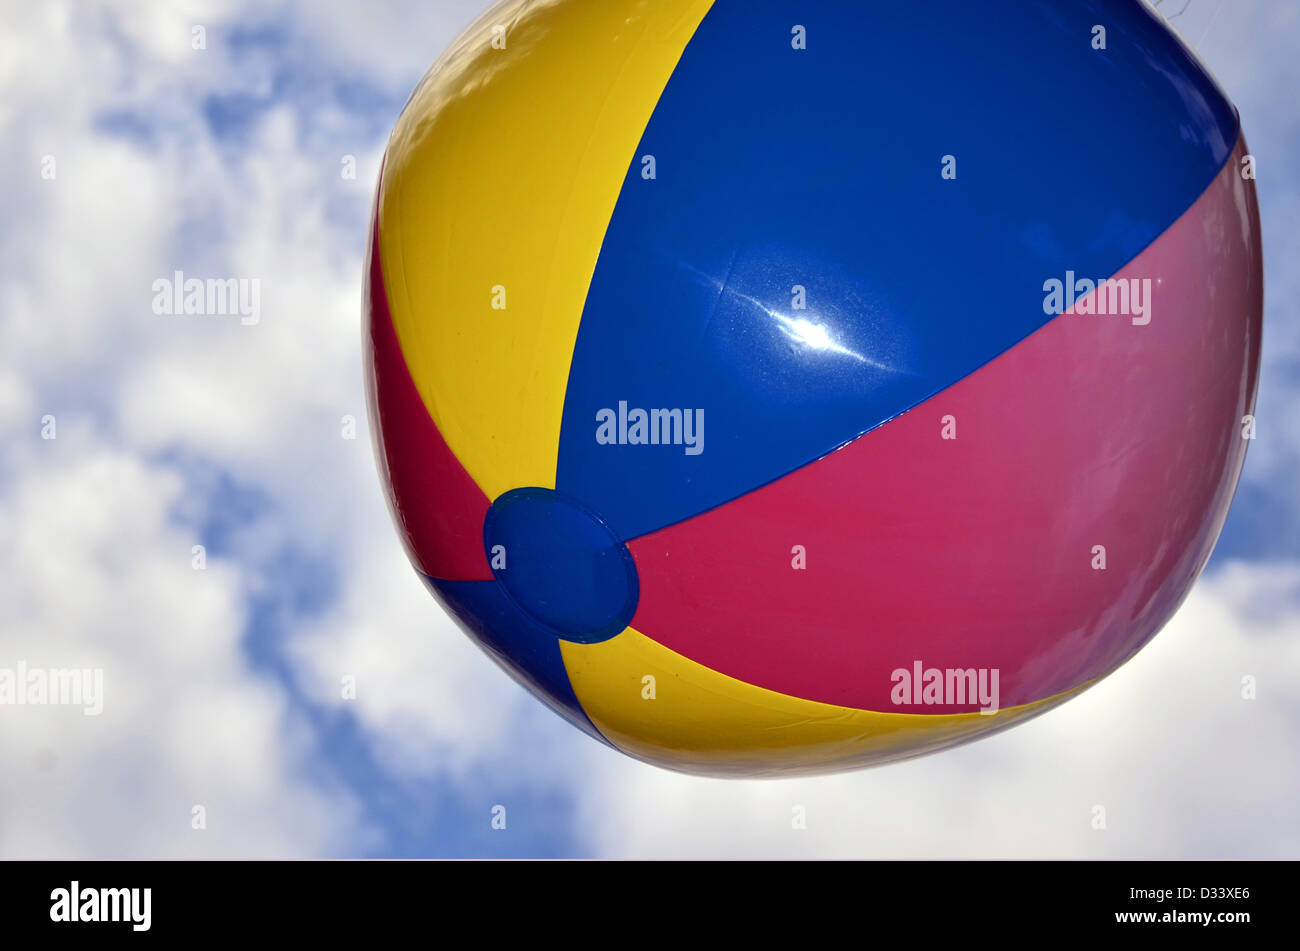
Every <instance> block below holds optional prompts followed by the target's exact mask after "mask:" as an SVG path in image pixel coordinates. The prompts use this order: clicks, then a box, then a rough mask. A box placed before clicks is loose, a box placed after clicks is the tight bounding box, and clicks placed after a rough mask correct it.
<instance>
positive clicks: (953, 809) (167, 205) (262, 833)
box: [0, 0, 1300, 858]
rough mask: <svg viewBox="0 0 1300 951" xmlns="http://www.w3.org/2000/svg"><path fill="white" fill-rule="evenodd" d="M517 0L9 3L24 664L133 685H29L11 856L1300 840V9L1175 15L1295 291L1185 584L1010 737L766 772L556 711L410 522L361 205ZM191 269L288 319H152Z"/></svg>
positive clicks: (1, 739)
mask: <svg viewBox="0 0 1300 951" xmlns="http://www.w3.org/2000/svg"><path fill="white" fill-rule="evenodd" d="M1182 4H1183V0H1166V2H1165V3H1163V4H1162V5H1161V7H1162V9H1164V10H1166V12H1168V9H1167V8H1169V7H1171V6H1172V7H1174V8H1175V10H1176V9H1177V8H1178V7H1180V6H1182ZM482 6H483V4H481V3H479V2H477V0H465V2H462V0H439V2H434V3H428V2H422V3H409V4H408V3H399V2H389V3H383V4H357V3H346V2H335V0H331V2H322V3H306V2H280V3H252V2H247V3H245V2H238V0H192V2H186V3H176V2H167V0H148V2H143V0H142V2H122V3H109V2H101V3H71V2H68V3H61V2H56V0H51V2H47V3H42V4H38V5H33V4H26V3H20V2H10V0H3V2H0V10H3V17H4V22H5V28H4V30H2V31H0V88H3V90H4V94H3V96H0V136H2V139H0V141H3V142H4V143H5V145H4V146H3V147H0V170H2V171H3V172H4V174H5V179H6V181H7V182H9V183H11V186H12V187H11V190H10V194H9V196H8V198H7V201H6V214H5V215H4V216H3V218H2V219H0V354H2V356H0V436H3V442H2V443H0V445H3V446H4V447H5V449H4V452H3V453H0V533H3V535H4V536H5V537H6V539H7V541H8V542H9V544H7V545H6V546H5V548H4V550H3V551H0V585H3V586H4V590H3V591H0V598H3V601H4V603H5V604H6V605H8V610H7V611H6V612H5V615H4V616H3V617H0V665H7V664H11V663H13V662H14V661H16V660H17V659H25V660H26V661H27V662H28V663H30V664H42V665H45V666H86V665H95V666H102V667H103V668H104V670H105V678H106V698H105V711H104V713H103V714H102V715H101V716H100V717H96V718H87V717H83V716H82V715H81V714H80V712H79V711H76V710H69V709H58V708H48V707H47V708H35V707H32V708H24V709H17V708H8V709H5V710H4V711H3V712H0V717H3V718H5V719H6V720H8V721H10V722H11V723H12V725H13V727H14V728H13V729H8V728H6V729H4V730H2V731H0V763H3V764H4V767H5V768H4V770H3V773H4V776H3V779H0V856H5V857H55V856H58V857H145V856H156V857H170V856H177V857H188V856H286V857H287V856H402V857H411V856H458V857H459V856H506V855H508V856H528V857H546V856H614V857H679V856H708V857H733V856H735V857H751V856H783V855H788V856H798V857H820V856H828V857H829V856H834V857H1089V858H1123V857H1218V856H1224V857H1229V856H1250V857H1256V856H1258V857H1269V856H1287V857H1294V856H1295V855H1296V854H1297V853H1300V823H1298V820H1297V817H1296V813H1295V808H1294V803H1295V802H1296V800H1297V798H1298V797H1300V766H1298V765H1297V763H1296V762H1295V756H1294V752H1293V748H1294V744H1295V740H1296V738H1297V736H1298V735H1300V700H1298V699H1297V697H1300V693H1298V692H1297V689H1296V688H1297V686H1300V643H1297V637H1296V635H1297V633H1300V503H1298V502H1297V499H1296V492H1295V485H1296V479H1295V473H1296V472H1297V471H1300V412H1297V406H1298V405H1300V403H1298V402H1297V397H1298V396H1300V320H1298V319H1297V317H1296V308H1295V307H1294V306H1293V305H1292V304H1291V301H1293V300H1294V299H1296V297H1297V295H1298V294H1300V277H1297V275H1296V272H1295V268H1294V262H1295V261H1297V260H1300V231H1298V230H1297V228H1296V221H1297V220H1300V183H1298V182H1297V177H1296V172H1297V170H1298V169H1297V165H1296V161H1295V159H1294V156H1296V155H1297V154H1300V114H1297V112H1296V110H1295V107H1294V102H1293V91H1294V90H1295V89H1297V88H1300V58H1297V57H1296V56H1295V50H1296V49H1300V7H1297V5H1296V4H1294V3H1291V2H1290V0H1229V2H1228V3H1227V5H1226V7H1224V8H1223V9H1222V10H1218V9H1217V6H1218V4H1217V2H1216V0H1191V2H1190V3H1188V4H1187V5H1186V8H1185V10H1183V12H1182V13H1181V14H1180V15H1179V17H1178V20H1177V21H1175V22H1177V23H1178V24H1179V25H1180V28H1181V29H1183V31H1184V33H1185V35H1187V36H1188V37H1191V38H1192V39H1193V40H1196V39H1197V38H1199V37H1201V36H1204V40H1203V41H1202V43H1201V46H1200V51H1201V54H1202V56H1203V57H1204V59H1205V61H1206V62H1207V64H1208V65H1209V66H1210V68H1211V69H1212V71H1214V73H1215V74H1216V76H1217V77H1218V79H1219V80H1220V82H1221V83H1222V85H1223V86H1224V87H1225V89H1227V90H1228V92H1229V95H1230V96H1231V97H1232V98H1233V100H1234V101H1235V102H1236V103H1237V105H1238V107H1239V109H1240V110H1241V113H1242V117H1243V124H1244V127H1245V130H1246V134H1247V136H1248V141H1249V142H1250V145H1251V148H1252V151H1253V152H1254V153H1255V154H1256V155H1257V156H1258V158H1259V163H1260V177H1259V182H1258V190H1259V196H1260V201H1261V206H1262V214H1263V224H1264V231H1265V251H1266V267H1267V295H1268V296H1267V314H1266V323H1265V362H1264V369H1263V376H1262V389H1261V395H1260V402H1259V407H1258V416H1259V420H1260V433H1259V438H1258V440H1257V441H1256V443H1255V444H1254V445H1252V447H1251V450H1250V456H1249V458H1248V461H1247V468H1246V473H1245V477H1244V479H1243V482H1242V485H1241V488H1240V490H1239V492H1238V497H1237V501H1236V503H1235V506H1234V508H1233V511H1232V514H1231V516H1230V518H1229V520H1228V523H1227V527H1226V529H1225V531H1224V535H1223V538H1222V541H1221V543H1220V546H1219V548H1218V549H1217V551H1216V553H1215V555H1214V558H1213V560H1212V562H1211V564H1210V568H1209V570H1208V571H1207V574H1206V576H1205V578H1204V579H1203V580H1202V582H1201V584H1200V585H1198V587H1197V589H1196V591H1195V592H1194V593H1193V595H1192V597H1191V598H1190V599H1189V601H1188V602H1187V604H1186V605H1185V607H1184V608H1183V610H1182V611H1180V613H1179V615H1178V616H1177V617H1176V618H1175V620H1174V621H1173V622H1171V624H1170V626H1169V628H1168V629H1167V630H1166V631H1165V632H1164V633H1162V634H1161V635H1160V636H1159V637H1158V638H1157V639H1156V641H1155V642H1154V643H1153V644H1152V645H1151V646H1150V647H1149V648H1148V649H1147V650H1145V651H1144V652H1143V653H1142V654H1140V655H1139V656H1138V658H1137V659H1135V660H1134V661H1133V662H1131V663H1130V664H1129V665H1127V666H1125V667H1124V668H1123V670H1121V671H1120V672H1119V673H1117V674H1116V675H1115V676H1113V677H1111V678H1110V679H1108V680H1107V681H1106V682H1104V683H1103V684H1101V685H1100V686H1099V687H1097V688H1096V689H1094V690H1092V691H1090V692H1089V693H1088V694H1086V695H1084V696H1083V697H1081V698H1079V699H1078V700H1076V701H1073V702H1072V703H1070V704H1068V705H1067V706H1066V707H1063V708H1061V709H1060V710H1058V711H1055V712H1053V713H1052V714H1049V715H1048V716H1045V717H1043V718H1040V719H1039V720H1037V721H1034V722H1033V723H1031V724H1028V725H1026V726H1023V727H1020V728H1017V729H1016V730H1013V731H1010V732H1009V733H1006V734H1002V735H1000V736H998V737H995V738H993V739H990V740H987V741H983V742H981V743H977V744H974V745H972V746H968V747H965V748H963V749H960V750H957V751H953V752H951V753H946V754H942V755H940V756H936V757H930V758H927V759H924V760H920V761H916V762H913V763H908V764H902V765H899V766H894V767H888V768H886V769H883V770H873V771H868V772H865V773H859V774H853V775H848V776H837V777H828V778H824V779H818V780H799V781H780V782H761V783H745V782H734V781H731V782H726V781H710V780H702V779H695V778H690V777H682V776H676V775H673V774H669V773H666V772H662V771H659V770H656V769H654V768H652V767H649V766H644V765H642V764H639V763H635V762H633V761H631V760H628V759H626V758H623V757H621V756H619V755H618V754H615V753H613V752H611V751H609V750H607V749H605V748H603V747H601V746H599V745H598V744H595V743H593V742H592V741H591V740H589V739H588V738H586V737H585V736H583V735H581V734H579V733H578V732H577V731H576V730H573V729H572V728H571V727H569V726H568V725H567V724H565V723H563V722H562V721H560V720H559V719H558V718H557V717H555V716H554V715H552V714H550V713H549V712H548V711H546V710H545V709H544V708H543V707H542V706H541V705H540V704H538V703H536V702H535V701H533V700H532V699H531V698H530V697H528V696H527V695H526V694H524V693H523V692H522V691H521V690H520V689H519V688H517V687H516V686H515V685H514V684H513V683H511V682H510V681H509V680H508V678H506V677H505V676H504V675H502V674H501V673H500V672H499V671H497V670H496V669H495V668H494V667H493V666H492V665H491V663H490V662H489V661H488V660H487V659H486V658H485V657H483V656H482V655H481V654H480V653H478V651H477V650H476V649H475V648H474V647H473V646H472V645H470V644H469V643H468V642H467V641H466V639H465V638H464V637H463V636H462V635H461V634H460V633H459V632H458V631H457V630H456V629H455V627H454V626H453V625H452V624H451V622H450V621H448V620H447V619H446V618H445V617H443V616H442V615H441V612H440V610H439V609H438V608H437V606H436V605H435V604H434V603H433V602H432V601H431V600H430V599H429V597H428V595H427V594H426V592H425V591H424V589H423V587H422V586H421V585H420V583H419V581H418V580H417V578H416V577H415V575H414V573H413V572H412V571H411V570H410V569H409V567H408V566H407V564H406V562H405V559H404V556H403V555H402V553H401V550H400V548H399V546H398V544H397V540H396V536H395V534H394V532H393V530H392V527H391V525H390V524H389V520H388V514H387V511H386V510H385V508H384V505H383V500H382V497H381V495H380V493H379V488H378V481H377V476H376V473H375V468H374V463H373V460H372V458H371V449H370V442H369V434H368V431H367V428H366V427H367V421H366V419H365V407H364V397H363V392H362V388H361V364H360V345H359V344H360V324H359V320H360V300H361V276H362V255H363V252H364V246H365V236H366V235H365V232H366V219H367V215H368V212H369V205H370V199H371V193H372V189H373V186H374V181H375V175H376V173H377V170H378V164H379V159H380V156H381V154H382V150H383V147H384V142H385V138H386V135H387V132H388V130H389V128H391V125H392V123H393V121H394V120H395V118H396V116H397V114H398V112H399V111H400V109H401V107H402V104H403V103H404V102H405V100H406V97H407V95H408V94H409V92H410V90H411V88H412V87H413V86H414V84H415V83H416V82H417V81H418V79H419V77H420V76H421V74H422V73H423V71H424V70H425V68H427V66H428V64H429V63H431V62H432V61H433V59H434V58H435V57H436V56H437V54H438V53H439V52H440V51H441V49H442V48H443V47H444V46H445V45H446V44H447V43H448V42H449V41H450V40H451V39H452V38H453V37H454V36H455V35H456V33H457V32H458V31H459V30H460V29H461V28H463V27H464V26H465V25H466V24H468V23H469V22H470V21H471V20H472V19H473V18H474V16H475V15H476V14H477V13H478V12H479V10H480V9H481V7H482ZM196 26H202V27H203V28H204V30H205V39H206V46H205V48H204V49H199V50H196V49H194V48H193V47H192V42H191V41H192V37H193V35H194V32H193V31H194V28H195V27H196ZM47 156H48V157H52V158H53V159H54V161H55V168H56V169H57V171H56V175H55V177H53V178H52V179H51V178H43V177H42V175H41V169H42V163H43V161H44V160H45V158H46V157H47ZM349 158H354V159H355V163H356V169H357V174H356V177H355V178H345V177H344V176H343V175H341V174H340V172H341V169H342V168H343V166H344V163H345V162H346V161H347V160H348V159H349ZM1151 174H1158V170H1152V172H1151ZM176 269H182V270H184V271H186V272H187V273H188V274H192V275H200V276H247V277H256V278H258V279H259V280H260V281H261V285H262V313H261V320H260V321H259V322H258V323H257V324H256V325H255V326H244V325H241V324H240V323H239V321H238V320H237V319H229V318H197V317H193V318H169V317H161V316H159V315H157V314H155V313H153V312H152V310H151V307H150V301H151V298H152V293H151V291H150V287H151V283H152V282H153V281H154V280H155V279H157V278H159V277H164V276H170V275H171V273H172V272H173V271H174V270H176ZM50 415H52V416H54V417H55V419H56V420H57V439H54V440H48V439H42V438H41V436H40V432H41V426H42V423H41V420H42V418H43V417H45V416H50ZM348 416H352V417H354V418H355V420H356V426H357V434H356V438H355V439H345V438H343V437H342V435H341V431H342V426H343V422H342V421H343V420H344V418H345V417H348ZM194 545H203V546H205V548H206V557H207V565H206V568H205V569H204V570H202V571H196V570H195V569H194V568H193V567H192V561H191V559H192V547H193V546H194ZM1248 674H1249V675H1256V676H1258V678H1259V684H1260V690H1259V699H1257V700H1255V701H1243V700H1241V699H1240V696H1239V683H1240V679H1241V677H1242V676H1243V675H1248ZM346 676H354V677H356V678H357V684H358V693H357V697H356V699H354V700H345V699H343V698H342V697H341V696H340V689H339V684H340V679H341V678H342V677H346ZM8 725H9V724H6V727H8ZM498 804H500V805H505V806H506V808H507V816H508V821H507V827H506V829H505V830H493V829H492V828H491V827H490V818H491V810H492V808H493V807H494V806H495V805H498ZM1097 804H1103V805H1105V806H1106V808H1107V813H1108V815H1109V816H1110V821H1109V825H1108V828H1107V830H1105V831H1104V832H1098V831H1096V830H1094V829H1092V828H1091V827H1090V824H1089V819H1090V817H1091V811H1090V810H1091V809H1092V808H1093V807H1094V806H1095V805H1097ZM196 805H201V806H203V807H204V809H205V810H206V815H207V817H208V822H207V827H206V828H204V829H194V828H192V824H191V815H192V810H193V808H194V807H195V806H196ZM795 806H801V807H803V808H805V809H806V810H807V813H808V816H809V827H808V829H806V830H794V829H792V828H791V823H790V816H791V810H792V809H793V808H794V807H795Z"/></svg>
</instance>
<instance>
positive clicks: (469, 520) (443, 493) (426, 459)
mask: <svg viewBox="0 0 1300 951" xmlns="http://www.w3.org/2000/svg"><path fill="white" fill-rule="evenodd" d="M366 275H367V276H366V295H365V300H366V327H367V331H366V334H365V341H366V345H367V347H366V349H367V353H366V358H365V360H366V398H367V400H368V402H369V407H370V420H371V425H372V426H373V427H374V430H375V457H376V459H377V460H378V463H379V470H380V476H381V477H382V478H383V481H384V488H385V491H386V494H387V496H388V505H389V510H390V511H391V512H392V514H393V521H394V522H395V523H396V525H397V528H398V531H399V533H400V534H401V536H402V542H403V544H404V545H405V546H406V553H407V554H408V555H409V556H410V558H411V561H412V562H413V563H414V564H415V566H416V567H417V568H418V569H419V570H420V571H422V572H424V573H425V574H426V575H430V576H432V577H434V578H444V579H446V580H448V581H490V580H492V571H491V569H490V568H489V567H488V563H487V555H486V554H485V553H484V551H483V517H484V516H485V515H486V514H487V510H488V504H489V502H488V498H487V496H486V495H484V494H483V490H482V489H480V488H479V487H478V485H477V484H476V483H475V482H474V480H473V479H471V478H470V476H469V473H467V472H466V471H465V468H464V466H462V465H461V464H460V460H458V459H457V458H456V457H455V455H453V454H452V451H451V450H450V449H449V448H448V447H447V443H446V442H444V441H443V438H442V434H441V433H440V432H438V427H437V424H435V423H434V421H433V419H432V418H431V417H430V416H429V411H428V410H427V409H426V408H425V406H424V401H423V400H422V399H420V394H419V392H418V391H417V390H416V388H415V383H414V382H413V381H412V380H411V373H410V371H409V370H408V369H407V367H406V361H405V359H404V358H403V356H402V350H401V347H400V346H399V345H398V342H397V333H396V331H395V330H394V329H393V321H392V316H391V315H390V314H389V311H388V295H387V292H386V291H385V289H384V275H383V270H382V268H381V267H380V257H379V230H378V222H377V220H376V221H374V222H372V223H371V244H370V251H369V254H368V260H367V265H366Z"/></svg>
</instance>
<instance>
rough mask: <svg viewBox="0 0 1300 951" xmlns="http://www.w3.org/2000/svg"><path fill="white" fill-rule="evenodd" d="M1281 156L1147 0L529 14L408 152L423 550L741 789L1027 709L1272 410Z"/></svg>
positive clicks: (912, 746) (379, 410)
mask: <svg viewBox="0 0 1300 951" xmlns="http://www.w3.org/2000/svg"><path fill="white" fill-rule="evenodd" d="M1253 175H1254V159H1253V157H1252V156H1250V155H1249V154H1248V152H1247V149H1246V145H1245V143H1244V141H1243V139H1242V134H1241V129H1240V124H1239V120H1238V116H1237V113H1236V111H1235V110H1234V108H1233V107H1232V105H1231V104H1230V103H1229V101H1228V100H1227V99H1226V98H1225V95H1224V93H1223V92H1222V91H1221V90H1220V89H1219V87H1218V86H1217V85H1216V83H1215V81H1214V79H1213V78H1212V77H1211V76H1210V75H1209V74H1208V73H1207V72H1206V70H1205V68H1204V67H1203V66H1202V65H1201V64H1200V62H1199V61H1198V60H1197V58H1196V57H1195V55H1194V54H1193V53H1192V52H1190V51H1189V50H1188V48H1187V47H1186V46H1184V45H1183V43H1182V42H1181V40H1180V39H1179V38H1178V37H1177V35H1176V34H1175V33H1173V32H1172V31H1171V30H1170V29H1169V27H1168V26H1166V24H1165V22H1164V21H1163V20H1162V19H1161V18H1160V17H1159V16H1158V15H1157V14H1156V13H1154V12H1153V11H1152V10H1151V9H1150V8H1149V7H1147V6H1146V5H1144V4H1143V3H1141V2H1139V0H1035V2H1027V0H984V2H980V3H971V2H969V0H927V2H925V3H910V4H909V3H894V2H883V0H881V2H863V0H822V2H819V3H815V4H809V3H801V2H796V0H552V2H527V0H511V2H506V3H502V4H499V5H498V6H496V7H494V8H492V9H491V10H490V11H489V12H488V13H487V14H486V15H485V16H483V17H482V18H480V19H479V20H478V21H477V22H476V23H474V24H473V25H472V26H471V27H470V28H469V29H468V30H466V32H465V33H464V34H463V35H462V36H461V37H460V39H458V40H457V41H456V42H455V44H454V45H453V46H452V47H451V48H450V49H449V50H448V51H447V52H446V53H445V54H444V55H443V57H442V58H441V59H440V60H439V61H438V62H437V63H436V64H435V65H434V67H433V68H432V69H431V70H430V71H429V73H428V74H427V75H426V76H425V78H424V79H423V81H422V82H421V83H420V85H419V86H418V88H417V89H416V90H415V92H414V94H413V95H412V96H411V98H410V100H409V102H408V103H407V105H406V107H405V109H404V111H403V112H402V115H401V118H400V119H399V120H398V123H397V126H396V128H395V130H394V132H393V134H392V137H391V139H390V141H389V144H388V149H387V153H386V156H385V160H384V164H383V168H382V172H381V180H380V184H379V189H378V194H377V198H376V201H375V211H374V216H373V228H372V238H371V240H372V244H371V248H370V259H369V274H368V290H367V302H368V303H367V308H366V311H367V313H366V321H367V324H366V336H365V339H366V344H367V364H368V371H369V380H368V385H369V397H370V411H371V419H372V422H373V427H372V428H373V431H374V433H375V439H376V443H377V455H378V459H379V467H380V471H381V474H382V477H383V481H384V483H385V489H386V491H387V495H388V500H389V502H390V505H391V509H392V512H393V515H394V519H395V522H396V525H397V527H398V530H399V533H400V535H401V538H402V541H403V543H404V545H405V547H406V550H407V552H408V554H409V556H410V560H411V562H412V563H413V565H414V566H415V568H416V569H417V570H418V572H419V574H420V575H421V576H422V578H423V579H424V581H425V582H426V583H427V585H428V587H429V589H430V590H431V592H432V593H433V595H434V596H435V597H436V598H437V600H438V601H440V602H441V603H442V604H443V605H444V606H445V607H446V609H447V610H448V611H449V612H450V613H451V614H452V615H453V616H454V617H455V618H456V619H458V621H459V622H460V624H461V625H462V626H463V627H464V629H465V630H466V632H467V633H468V635H469V636H470V637H472V638H473V639H474V640H475V641H476V642H477V644H478V645H479V646H481V647H482V648H483V649H484V650H485V651H486V652H487V653H488V654H489V655H490V656H491V657H492V659H493V660H495V661H496V662H497V663H498V664H499V665H500V666H501V667H502V668H504V669H505V670H506V671H507V672H508V673H509V674H510V675H511V676H512V677H514V678H515V680H517V681H518V682H519V683H520V684H522V685H523V686H525V687H526V688H527V689H528V690H530V691H531V692H532V693H534V694H535V695H536V696H537V697H538V698H540V699H541V700H542V701H544V702H545V703H546V704H548V705H549V706H550V707H551V708H552V709H553V710H555V711H556V712H558V713H559V714H561V715H562V716H564V717H566V718H567V719H568V720H569V721H570V722H572V723H573V724H574V725H576V726H577V727H579V728H580V729H582V730H584V731H586V732H587V733H589V734H590V735H591V736H592V737H594V738H596V739H597V740H600V741H601V742H604V743H607V744H609V745H611V746H613V747H615V748H617V749H619V750H622V751H624V752H626V753H628V754H630V755H632V756H634V757H637V758H639V759H642V760H645V761H648V762H651V763H656V764H659V765H662V766H666V767H669V768H673V769H678V770H684V771H689V772H697V773H704V774H711V775H752V776H763V775H788V774H798V773H811V772H819V771H830V770H838V769H848V768H855V767H862V766H868V765H874V764H880V763H886V762H890V761H894V760H899V759H903V758H907V757H911V756H916V755H919V754H922V753H927V752H932V751H936V750H940V749H944V748H947V747H951V746H954V745H956V744H959V743H963V742H965V741H968V740H971V739H973V738H976V737H979V736H982V735H987V734H990V733H992V732H995V731H998V730H1001V729H1004V728H1006V727H1007V726H1010V725H1012V724H1016V723H1019V722H1021V721H1024V720H1026V719H1028V718H1030V717H1033V716H1035V715H1037V714H1039V713H1042V712H1043V711H1045V710H1048V709H1050V708H1051V707H1053V706H1055V705H1057V704H1060V703H1062V702H1064V701H1065V700H1067V699H1069V698H1071V697H1073V696H1075V695H1076V694H1078V693H1079V692H1080V691H1082V690H1084V689H1086V688H1087V687H1088V686H1089V685H1091V684H1093V683H1095V682H1097V680H1098V679H1100V678H1101V677H1104V676H1105V675H1106V674H1108V673H1110V672H1111V671H1113V670H1115V669H1116V668H1117V667H1118V666H1119V665H1121V664H1123V663H1124V662H1125V661H1126V660H1127V659H1129V658H1130V657H1132V656H1133V655H1134V653H1136V652H1137V651H1138V650H1139V649H1140V648H1141V647H1142V646H1143V645H1144V644H1145V643H1146V642H1147V641H1149V640H1150V639H1151V638H1152V637H1153V636H1154V635H1155V634H1156V632H1157V631H1158V630H1159V629H1160V628H1161V626H1162V625H1163V624H1164V623H1165V622H1166V621H1167V620H1168V619H1169V617H1170V616H1171V614H1172V613H1173V612H1174V610H1175V609H1176V608H1177V607H1178V605H1179V603H1180V602H1181V601H1182V600H1183V598H1184V597H1185V595H1186V594H1187V592H1188V590H1189V588H1190V587H1191V585H1192V584H1193V582H1194V580H1195V579H1196V577H1197V575H1198V573H1199V572H1200V571H1201V569H1202V567H1203V566H1204V565H1205V563H1206V560H1207V559H1208V558H1209V556H1210V552H1211V550H1212V548H1213V546H1214V544H1215V541H1216V539H1217V537H1218V535H1219V532H1220V530H1221V528H1222V526H1223V522H1224V518H1225V517H1226V514H1227V510H1228V505H1229V502H1230V500H1231V497H1232V494H1233V491H1234V488H1235V486H1236V483H1237V479H1238V475H1239V473H1240V471H1241V467H1242V462H1243V458H1244V455H1245V451H1246V446H1247V443H1248V441H1249V438H1250V437H1251V435H1252V426H1253V422H1252V417H1251V413H1252V411H1253V405H1254V399H1255V391H1256V377H1257V371H1258V363H1259V345H1260V329H1261V309H1262V303H1261V297H1262V276H1261V265H1260V237H1259V219H1258V211H1257V206H1256V201H1255V195H1254V186H1255V183H1254V181H1253Z"/></svg>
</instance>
